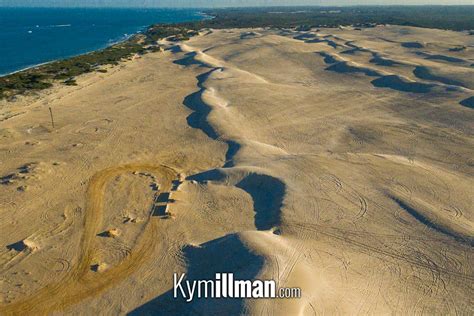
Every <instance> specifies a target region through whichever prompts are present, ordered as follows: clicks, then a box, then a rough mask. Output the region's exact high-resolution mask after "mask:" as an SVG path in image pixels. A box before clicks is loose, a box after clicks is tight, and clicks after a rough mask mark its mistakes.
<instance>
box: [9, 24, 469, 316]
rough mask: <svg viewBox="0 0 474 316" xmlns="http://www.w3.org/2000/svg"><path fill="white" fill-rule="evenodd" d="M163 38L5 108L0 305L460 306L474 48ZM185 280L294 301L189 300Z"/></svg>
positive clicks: (415, 42) (427, 40) (357, 36)
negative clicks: (257, 283) (272, 287)
mask: <svg viewBox="0 0 474 316" xmlns="http://www.w3.org/2000/svg"><path fill="white" fill-rule="evenodd" d="M161 44H162V45H165V46H167V50H166V51H164V52H158V53H153V54H148V55H145V56H143V57H142V58H140V59H136V60H133V61H130V62H127V63H124V64H121V65H120V66H118V67H116V68H114V69H112V70H110V71H109V72H108V73H106V74H87V75H84V76H82V77H80V78H78V86H76V87H55V88H53V89H51V90H49V91H48V92H46V93H44V94H41V95H39V96H37V97H28V98H23V99H21V100H19V101H17V102H15V103H4V104H2V107H1V108H0V119H1V120H2V121H1V122H0V124H1V125H0V216H1V218H2V221H0V231H2V232H5V233H4V234H0V240H1V243H2V244H3V245H5V246H4V248H3V249H0V273H1V275H0V290H1V292H0V313H1V314H5V315H16V314H51V313H68V314H77V315H81V314H95V313H96V314H104V315H112V314H114V315H115V314H130V315H151V314H153V315H194V314H216V315H217V314H220V315H224V314H229V315H233V314H252V315H253V314H265V315H267V314H275V315H314V314H377V315H378V314H423V313H425V314H472V313H474V309H473V306H472V304H471V303H470V301H471V300H472V297H473V294H474V293H473V288H472V284H473V281H474V271H473V266H472V259H473V255H474V252H473V248H472V247H473V238H474V214H473V208H472V205H473V203H472V202H473V201H472V196H473V194H472V193H473V192H472V187H473V177H474V169H473V162H474V161H473V158H472V157H473V156H474V140H473V135H474V130H473V126H472V121H473V120H474V112H472V108H473V106H472V103H473V102H472V99H473V98H474V96H473V91H472V87H473V86H472V84H473V82H472V78H473V76H472V74H473V71H474V69H473V68H472V67H470V66H469V65H468V62H467V61H469V60H473V58H474V56H472V50H471V47H472V45H473V44H474V37H472V36H468V35H467V34H465V33H458V32H450V31H441V30H428V29H418V28H411V27H398V26H385V27H375V28H370V29H363V30H352V29H350V28H346V29H320V30H317V31H315V30H310V31H296V30H294V29H291V30H268V29H248V30H241V29H239V30H237V29H235V30H234V29H230V30H212V31H208V32H205V33H204V32H201V35H200V36H196V37H194V38H192V39H191V40H190V41H188V42H186V43H172V42H167V41H162V42H161ZM453 47H466V49H461V50H452V48H453ZM433 56H434V57H433ZM441 56H444V57H441ZM461 61H462V62H461ZM50 106H51V107H52V109H53V111H54V114H55V120H56V122H55V123H56V128H54V129H53V128H52V127H51V125H50V122H49V110H48V107H50ZM23 187H24V188H27V189H25V190H21V189H19V188H23ZM182 272H186V273H187V279H188V280H198V279H209V278H213V277H214V274H215V273H219V272H233V273H234V274H235V276H237V277H238V278H240V279H247V278H248V279H253V278H258V279H274V280H275V281H276V282H277V284H278V285H279V286H284V287H300V288H301V290H302V297H301V298H300V299H289V300H288V299H286V300H283V299H273V300H270V299H258V300H252V299H208V300H195V301H193V302H191V303H186V302H184V300H182V299H174V298H173V288H172V285H173V283H172V281H173V273H182Z"/></svg>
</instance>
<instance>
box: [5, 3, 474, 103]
mask: <svg viewBox="0 0 474 316" xmlns="http://www.w3.org/2000/svg"><path fill="white" fill-rule="evenodd" d="M205 13H206V14H207V15H209V16H212V17H213V18H212V19H205V20H202V21H197V22H188V23H179V24H171V25H164V24H156V25H152V26H150V27H149V28H148V29H147V30H146V31H144V32H143V33H142V34H139V35H136V36H134V37H132V38H131V39H129V40H127V41H125V42H123V43H120V44H116V45H113V46H111V47H108V48H106V49H103V50H100V51H96V52H93V53H89V54H85V55H81V56H77V57H73V58H69V59H66V60H60V61H56V62H53V63H49V64H46V65H43V66H39V67H36V68H32V69H28V70H25V71H21V72H18V73H15V74H11V75H8V76H4V77H1V78H0V99H3V98H9V99H11V98H13V97H14V96H15V95H18V94H23V93H25V92H27V91H31V90H41V89H46V88H48V87H50V86H51V85H52V84H53V83H54V82H57V81H62V82H63V83H64V84H66V85H74V84H75V79H74V78H75V77H76V76H78V75H80V74H83V73H87V72H92V71H105V70H104V69H103V67H102V66H104V65H115V64H117V63H118V62H120V61H122V60H125V59H129V58H130V57H131V56H132V55H134V54H145V53H147V52H153V51H156V50H159V47H158V46H157V45H156V42H157V40H159V39H162V38H169V37H172V39H174V40H177V41H178V40H187V39H189V37H191V36H194V35H195V34H196V30H199V29H204V28H216V29H219V28H250V27H273V28H292V27H299V28H301V29H308V28H311V27H338V26H341V25H353V26H356V27H357V26H358V27H371V26H374V25H377V24H395V25H406V26H416V27H426V28H437V29H448V30H454V31H462V30H474V18H473V17H474V6H361V7H272V8H238V9H214V10H206V11H205Z"/></svg>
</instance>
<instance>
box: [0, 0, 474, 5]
mask: <svg viewBox="0 0 474 316" xmlns="http://www.w3.org/2000/svg"><path fill="white" fill-rule="evenodd" d="M358 4H362V5H373V4H405V5H414V4H444V5H450V4H451V5H454V4H469V5H474V0H398V1H397V0H355V1H350V0H333V1H331V0H293V1H291V0H0V7H1V6H56V7H78V6H80V7H84V6H87V7H91V6H92V7H104V6H114V7H124V6H128V7H131V6H132V7H229V6H232V7H236V6H274V5H358Z"/></svg>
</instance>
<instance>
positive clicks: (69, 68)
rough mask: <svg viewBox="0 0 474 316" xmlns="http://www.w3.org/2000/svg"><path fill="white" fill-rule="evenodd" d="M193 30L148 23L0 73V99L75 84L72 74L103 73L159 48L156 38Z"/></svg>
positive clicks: (182, 37) (176, 36)
mask: <svg viewBox="0 0 474 316" xmlns="http://www.w3.org/2000/svg"><path fill="white" fill-rule="evenodd" d="M195 34H196V33H195V32H193V31H189V30H188V29H185V28H183V27H171V26H164V25H155V26H151V27H150V28H149V29H148V30H147V31H145V32H143V33H142V34H139V35H136V36H134V37H132V38H130V39H128V40H127V41H124V42H122V43H119V44H116V45H112V46H109V47H107V48H105V49H102V50H99V51H95V52H92V53H89V54H84V55H80V56H76V57H72V58H68V59H64V60H59V61H55V62H52V63H48V64H45V65H41V66H38V67H35V68H30V69H27V70H24V71H20V72H17V73H14V74H10V75H7V76H4V77H0V99H4V98H12V97H14V96H15V95H18V94H24V93H25V92H27V91H32V90H43V89H46V88H49V87H51V86H52V85H53V83H54V82H61V83H62V84H64V85H68V86H75V85H76V80H75V77H76V76H78V75H81V74H84V73H89V72H93V71H97V72H101V73H105V72H107V70H106V69H104V68H103V67H104V66H107V65H118V64H119V62H121V61H123V60H126V59H129V58H131V57H132V56H133V55H135V54H146V53H148V52H156V51H160V47H159V46H158V45H156V41H157V40H158V39H161V38H165V37H169V36H173V37H174V39H175V40H187V39H189V37H190V36H193V35H195Z"/></svg>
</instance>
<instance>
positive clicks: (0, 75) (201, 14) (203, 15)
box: [0, 11, 215, 78]
mask: <svg viewBox="0 0 474 316" xmlns="http://www.w3.org/2000/svg"><path fill="white" fill-rule="evenodd" d="M196 16H199V17H201V19H200V20H196V21H194V20H190V21H182V22H179V23H192V22H201V21H205V20H212V19H213V18H215V17H214V16H211V15H208V14H207V13H205V12H204V11H196ZM179 23H164V24H163V25H173V24H179ZM159 24H162V23H160V22H156V23H154V24H150V25H147V26H142V27H140V29H139V30H138V31H135V32H134V33H132V34H127V36H122V37H121V38H120V39H118V40H114V41H112V42H109V41H110V40H109V41H108V42H107V44H105V45H102V46H101V47H99V48H95V49H91V50H88V51H86V52H81V53H78V54H72V55H68V56H64V57H61V58H57V59H53V60H49V61H45V62H41V63H39V64H34V65H29V66H25V67H23V68H21V69H18V70H14V71H11V72H6V73H0V78H4V77H7V76H10V75H14V74H17V73H21V72H23V71H28V70H31V69H35V68H37V67H41V66H45V65H48V64H51V63H54V62H59V61H66V60H69V59H71V58H75V57H80V56H83V55H88V54H91V53H95V52H99V51H101V50H104V49H107V48H110V47H112V46H114V45H119V44H123V43H126V42H127V41H129V40H130V39H131V38H132V37H133V36H136V35H140V34H144V33H145V32H146V31H147V30H148V29H149V28H151V27H153V26H154V25H159Z"/></svg>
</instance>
